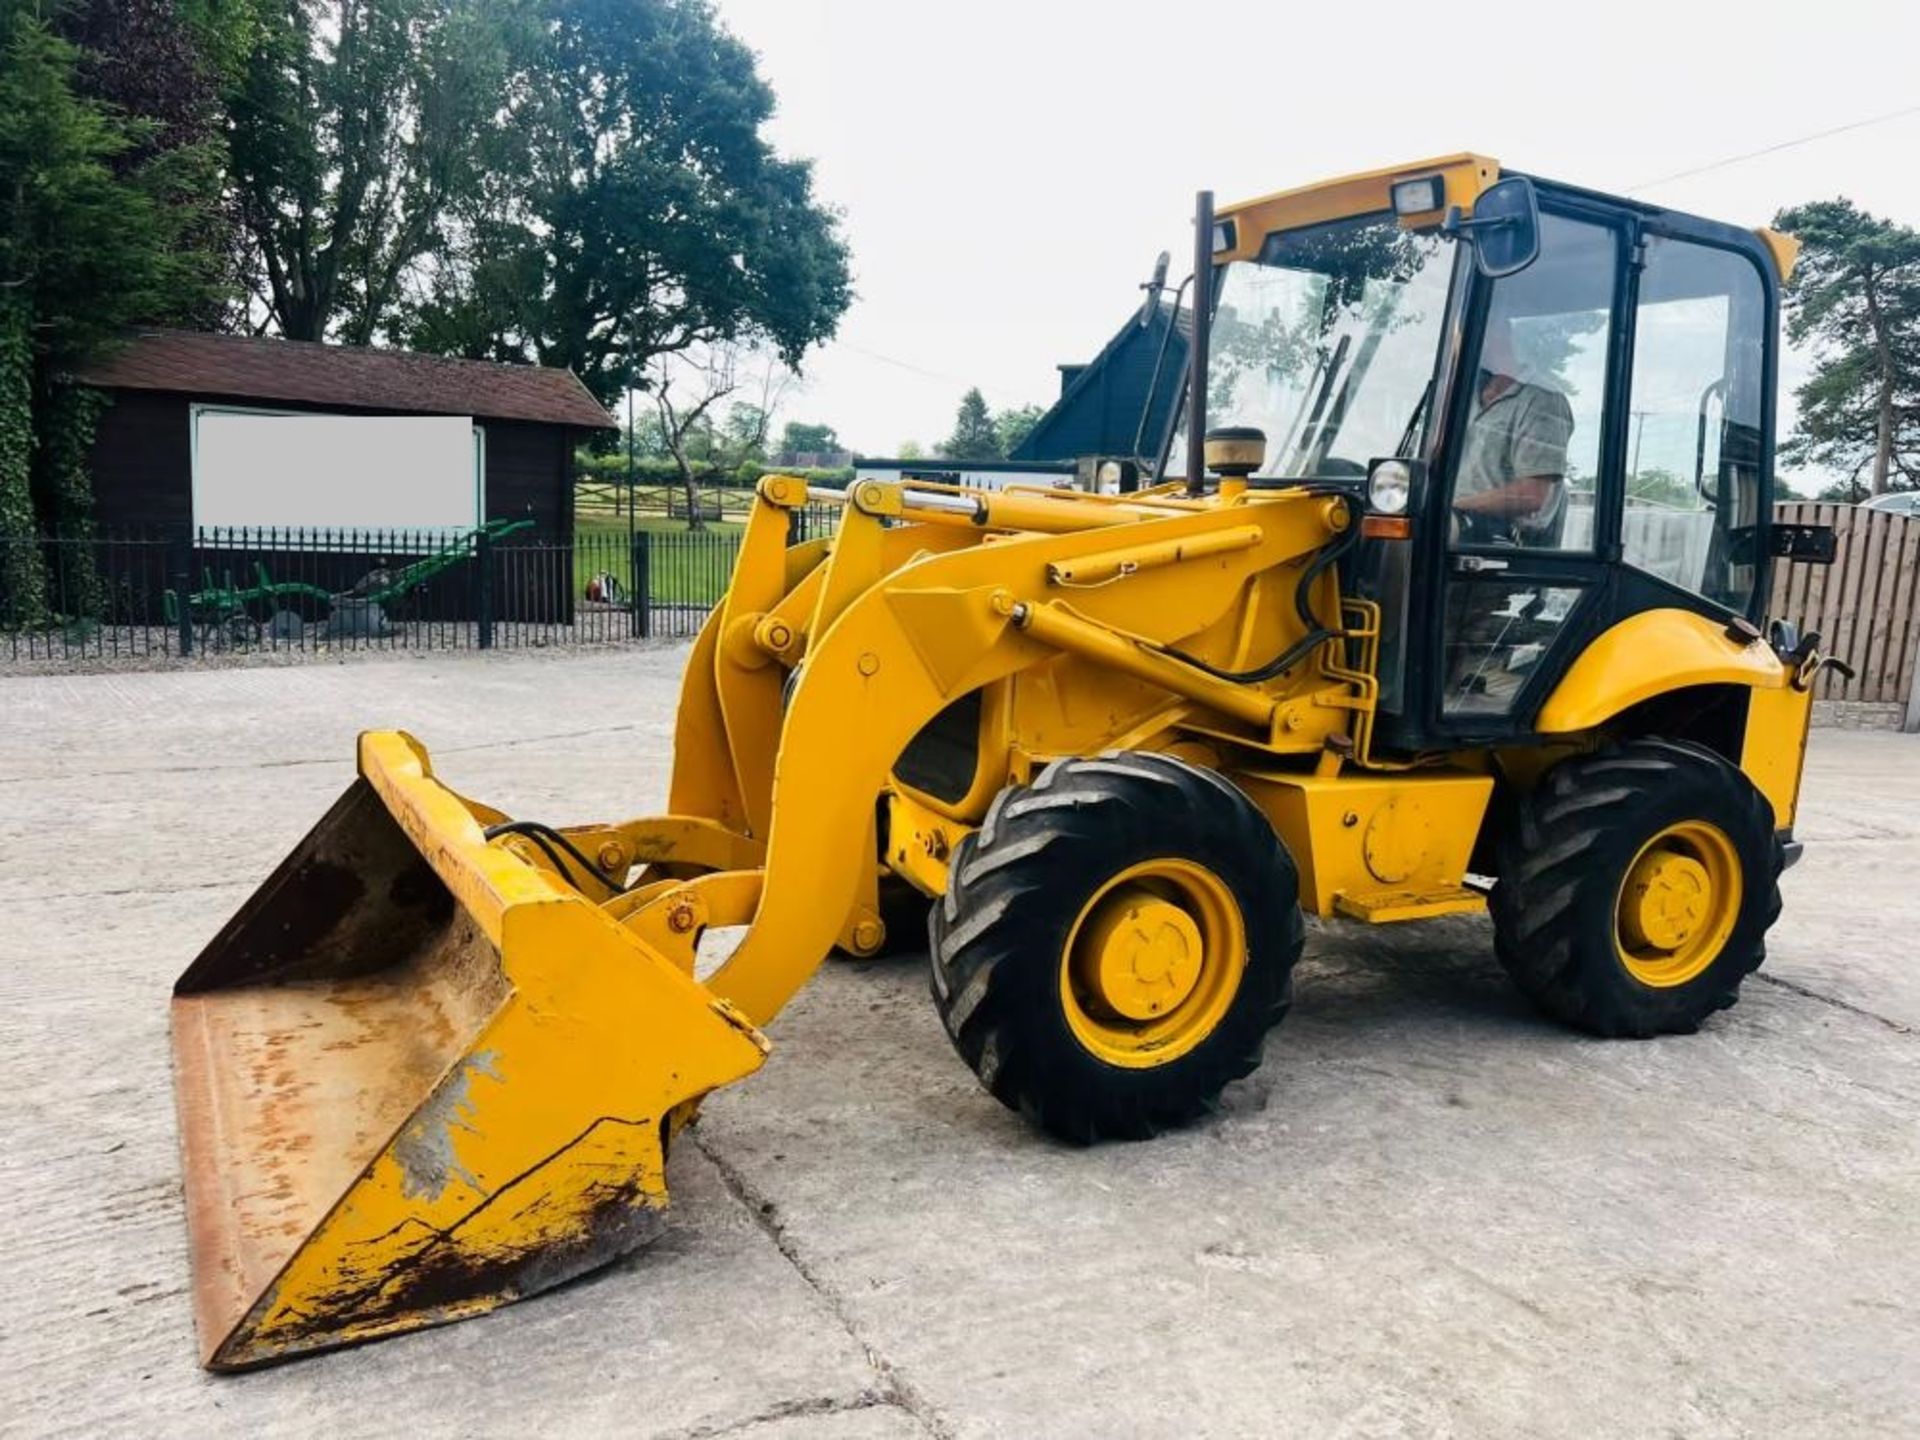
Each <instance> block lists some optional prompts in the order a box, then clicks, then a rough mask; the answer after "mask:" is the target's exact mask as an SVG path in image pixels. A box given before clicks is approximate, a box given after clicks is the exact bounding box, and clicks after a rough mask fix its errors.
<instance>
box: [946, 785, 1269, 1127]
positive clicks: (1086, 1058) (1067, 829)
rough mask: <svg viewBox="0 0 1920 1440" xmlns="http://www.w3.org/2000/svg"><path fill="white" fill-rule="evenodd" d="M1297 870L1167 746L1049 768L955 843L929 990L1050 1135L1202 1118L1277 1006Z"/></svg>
mask: <svg viewBox="0 0 1920 1440" xmlns="http://www.w3.org/2000/svg"><path fill="white" fill-rule="evenodd" d="M1298 894H1299V880H1298V876H1297V874H1296V872H1295V870H1294V865H1293V861H1292V860H1291V859H1290V858H1289V856H1288V855H1287V852H1286V849H1285V847H1284V846H1282V845H1281V843H1280V841H1279V839H1278V837H1277V836H1275V834H1274V832H1273V828H1272V827H1271V826H1270V825H1269V824H1268V823H1267V820H1266V817H1265V816H1264V815H1262V814H1261V813H1260V811H1259V810H1258V808H1256V807H1255V806H1254V804H1253V803H1252V802H1251V801H1250V800H1248V799H1247V797H1246V796H1245V795H1244V794H1242V793H1241V792H1240V791H1239V790H1238V789H1236V788H1235V787H1234V786H1233V785H1231V784H1230V783H1228V782H1227V781H1226V780H1224V779H1222V778H1221V777H1220V776H1219V775H1217V774H1215V773H1213V772H1212V771H1210V770H1205V769H1201V768H1198V767H1195V766H1192V765H1188V764H1185V763H1183V762H1181V761H1178V760H1174V759H1171V758H1170V757H1167V756H1164V755H1156V754H1150V753H1144V752H1141V753H1123V754H1115V755H1108V756H1103V757H1100V758H1098V759H1074V760H1062V761H1057V762H1055V763H1054V764H1053V765H1050V766H1049V767H1047V769H1046V770H1045V771H1044V772H1043V773H1042V774H1041V775H1040V776H1039V777H1038V778H1037V779H1036V780H1035V781H1034V783H1033V784H1032V785H1031V786H1030V787H1026V788H1011V789H1008V790H1005V791H1002V792H1001V794H1000V795H999V797H998V798H997V799H996V800H995V801H994V803H993V806H992V808H991V809H990V810H989V811H988V813H987V817H986V821H985V823H984V824H982V825H981V827H980V829H979V830H978V831H977V832H976V833H974V834H973V835H970V836H968V837H967V838H966V840H964V841H963V842H962V843H961V844H960V845H959V846H958V847H957V848H956V849H955V851H954V855H953V861H952V865H951V868H950V870H949V872H948V888H947V893H946V895H945V897H944V898H943V899H942V901H941V903H940V904H939V905H937V906H936V907H935V908H934V911H933V916H932V920H931V923H930V931H931V936H930V938H931V948H932V962H933V973H932V981H933V998H934V1004H935V1006H936V1007H937V1008H938V1010H939V1012H940V1018H941V1020H942V1021H943V1022H944V1023H945V1025H946V1028H947V1034H948V1035H949V1036H950V1037H951V1038H952V1040H953V1044H954V1048H955V1049H957V1050H958V1051H959V1052H960V1055H961V1057H962V1058H963V1059H964V1060H965V1061H966V1062H967V1064H968V1066H969V1067H971V1068H972V1070H973V1072H974V1073H975V1074H976V1075H977V1076H979V1078H980V1081H981V1083H982V1084H983V1085H985V1086H986V1088H987V1089H988V1090H989V1091H990V1092H991V1093H992V1094H993V1095H994V1096H995V1097H996V1098H997V1099H999V1100H1000V1101H1001V1102H1002V1103H1004V1104H1005V1105H1007V1106H1009V1107H1010V1108H1012V1109H1015V1110H1018V1111H1020V1112H1021V1113H1022V1114H1024V1115H1026V1116H1028V1117H1029V1118H1030V1119H1032V1120H1033V1121H1034V1122H1035V1123H1037V1124H1039V1125H1040V1126H1042V1127H1043V1128H1044V1129H1046V1130H1048V1131H1050V1132H1052V1133H1053V1134H1055V1135H1058V1136H1060V1137H1062V1138H1063V1139H1067V1140H1072V1141H1076V1142H1080V1143H1087V1142H1091V1141H1095V1140H1101V1139H1140V1138H1145V1137H1147V1136H1151V1135H1154V1134H1157V1133H1158V1132H1159V1131H1161V1130H1164V1129H1167V1128H1169V1127H1172V1126H1177V1125H1182V1124H1185V1123H1187V1122H1189V1121H1191V1120H1193V1119H1195V1118H1196V1117H1198V1116H1200V1115H1202V1114H1204V1113H1205V1112H1206V1111H1208V1110H1210V1109H1211V1108H1212V1107H1213V1106H1214V1104H1215V1103H1216V1102H1217V1100H1218V1098H1219V1095H1220V1092H1221V1090H1222V1089H1224V1088H1225V1087H1226V1086H1227V1085H1228V1084H1229V1083H1230V1082H1232V1081H1234V1080H1238V1079H1240V1078H1242V1077H1243V1076H1246V1075H1249V1074H1251V1073H1252V1072H1253V1070H1254V1069H1255V1068H1256V1067H1257V1066H1258V1065H1259V1063H1260V1057H1261V1048H1262V1043H1263V1040H1264V1037H1265V1035H1266V1032H1267V1031H1268V1030H1269V1029H1270V1028H1271V1027H1272V1026H1274V1025H1275V1024H1277V1023H1278V1022H1279V1021H1280V1019H1281V1017H1282V1016H1283V1015H1285V1014H1286V1011H1287V1006H1288V1003H1289V1000H1290V998H1291V993H1292V991H1291V985H1292V973H1293V966H1294V962H1295V961H1296V960H1297V959H1298V958H1299V955H1300V948H1301V944H1302V939H1303V929H1302V924H1301V919H1300V907H1299V903H1298Z"/></svg>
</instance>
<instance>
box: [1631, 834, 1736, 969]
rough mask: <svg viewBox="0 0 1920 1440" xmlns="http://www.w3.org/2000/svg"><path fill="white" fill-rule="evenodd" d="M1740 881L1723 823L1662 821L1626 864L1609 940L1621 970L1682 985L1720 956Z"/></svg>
mask: <svg viewBox="0 0 1920 1440" xmlns="http://www.w3.org/2000/svg"><path fill="white" fill-rule="evenodd" d="M1745 890H1746V886H1745V881H1744V878H1743V876H1742V874H1741V870H1740V856H1739V854H1738V852H1737V851H1736V850H1735V849H1734V845H1733V841H1732V840H1731V839H1729V838H1728V836H1727V833H1726V831H1724V830H1722V829H1721V828H1720V827H1719V826H1717V825H1715V824H1713V823H1712V822H1710V821H1707V820H1682V821H1680V822H1678V823H1677V824H1673V825H1669V826H1668V827H1667V828H1666V829H1664V830H1662V831H1661V832H1660V833H1659V834H1657V835H1655V836H1654V837H1653V838H1652V839H1651V840H1649V841H1647V843H1646V844H1645V845H1643V846H1641V848H1640V853H1639V854H1638V855H1636V856H1635V857H1634V859H1633V863H1632V864H1631V865H1629V866H1628V867H1627V874H1626V878H1625V879H1624V880H1623V881H1622V882H1621V885H1620V894H1619V899H1618V901H1617V902H1616V904H1615V907H1614V940H1615V945H1616V947H1617V949H1618V951H1619V954H1620V960H1621V963H1622V964H1623V965H1624V966H1625V967H1626V970H1627V973H1628V974H1629V975H1631V976H1632V977H1633V978H1634V979H1636V980H1638V981H1639V982H1640V983H1641V984H1643V985H1649V986H1652V987H1654V988H1655V989H1660V988H1665V987H1668V986H1674V985H1685V984H1686V983H1688V982H1689V981H1691V980H1693V979H1694V978H1696V977H1697V976H1699V975H1700V974H1701V973H1702V972H1703V971H1705V970H1706V969H1707V968H1708V967H1709V966H1711V965H1712V964H1713V962H1714V961H1715V960H1716V959H1718V958H1719V955H1720V952H1721V950H1722V949H1723V948H1724V947H1725V945H1726V943H1727V940H1728V937H1730V936H1731V935H1732V934H1733V931H1734V927H1735V925H1736V924H1737V923H1738V921H1739V918H1740V904H1741V897H1742V896H1743V895H1744V894H1745Z"/></svg>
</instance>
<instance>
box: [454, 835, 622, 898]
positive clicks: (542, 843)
mask: <svg viewBox="0 0 1920 1440" xmlns="http://www.w3.org/2000/svg"><path fill="white" fill-rule="evenodd" d="M480 833H481V834H482V835H484V836H485V837H486V838H487V839H489V840H495V839H498V838H499V837H500V836H502V835H524V836H526V838H527V839H529V840H531V841H532V842H533V843H534V844H535V845H538V846H539V847H540V853H541V854H542V855H545V856H546V857H547V859H548V860H549V861H550V862H551V863H552V865H553V868H554V869H556V870H558V871H559V872H560V873H561V875H563V876H564V875H565V874H566V873H567V867H566V866H565V865H564V864H562V863H561V860H560V857H559V856H558V855H556V854H554V853H553V845H558V846H559V847H560V848H561V849H562V850H564V851H566V852H567V854H568V855H569V856H571V857H572V859H573V862H574V863H575V864H576V865H578V866H579V867H580V868H581V869H582V870H584V871H586V872H587V873H588V874H589V875H591V876H593V878H594V879H596V880H598V881H599V882H600V883H601V884H602V885H604V886H606V887H607V888H608V889H609V890H611V891H613V893H614V894H616V895H624V894H626V893H627V887H626V886H625V885H624V884H622V883H621V882H620V881H618V880H616V879H614V878H613V877H612V876H611V875H609V874H607V872H606V871H604V870H602V869H601V868H600V867H599V866H598V865H596V864H594V863H593V862H592V861H591V860H589V859H587V857H586V856H584V855H582V854H581V853H580V851H579V850H578V849H577V848H576V847H575V846H574V843H573V842H572V841H571V840H569V839H567V837H566V836H564V835H562V834H561V833H560V832H559V831H558V830H556V829H554V828H553V827H552V826H551V825H543V824H541V823H540V822H539V821H538V820H505V821H502V822H501V823H500V824H498V825H489V826H487V828H486V829H484V830H482V831H481V832H480ZM548 841H552V842H553V845H549V844H548V843H547V842H548Z"/></svg>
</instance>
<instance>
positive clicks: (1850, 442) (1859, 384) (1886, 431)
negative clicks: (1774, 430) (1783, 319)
mask: <svg viewBox="0 0 1920 1440" xmlns="http://www.w3.org/2000/svg"><path fill="white" fill-rule="evenodd" d="M1774 225H1775V226H1776V227H1778V228H1779V229H1782V230H1785V231H1787V232H1788V233H1790V234H1792V235H1794V236H1796V237H1798V239H1799V240H1800V242H1801V245H1802V247H1803V248H1802V249H1801V252H1800V260H1799V263H1798V265H1797V266H1796V267H1795V269H1794V273H1793V279H1792V281H1791V282H1790V284H1789V285H1788V287H1787V334H1788V335H1789V336H1790V337H1791V338H1792V339H1793V340H1794V341H1795V342H1796V343H1805V342H1806V341H1808V340H1812V341H1813V342H1815V344H1816V346H1817V351H1816V358H1815V362H1814V368H1813V375H1812V377H1811V378H1810V379H1809V380H1808V381H1807V382H1806V383H1805V384H1804V385H1802V386H1801V387H1800V389H1799V391H1798V395H1799V399H1800V418H1799V425H1798V428H1797V429H1796V430H1795V432H1794V434H1793V436H1792V437H1791V438H1790V439H1789V440H1788V442H1787V444H1786V445H1784V446H1783V447H1782V448H1781V458H1782V459H1783V460H1787V461H1789V462H1792V463H1795V464H1801V465H1816V466H1820V467H1822V468H1824V469H1828V470H1834V471H1839V472H1841V473H1842V474H1844V475H1846V476H1847V477H1848V479H1847V488H1848V490H1849V492H1857V490H1858V489H1859V488H1860V478H1861V475H1862V473H1863V472H1864V473H1865V474H1866V475H1867V477H1868V478H1867V483H1866V486H1865V489H1866V490H1867V491H1868V492H1869V493H1871V494H1874V495H1879V494H1882V493H1884V492H1885V491H1886V490H1887V489H1888V488H1889V486H1890V485H1892V484H1893V483H1894V482H1895V481H1897V482H1898V485H1897V487H1896V488H1908V487H1911V486H1914V485H1917V484H1920V231H1915V230H1913V229H1910V228H1908V227H1907V226H1905V225H1898V224H1895V223H1893V222H1892V221H1888V220H1881V219H1879V218H1878V217H1876V216H1873V215H1869V214H1868V213H1867V212H1865V211H1864V210H1861V209H1859V208H1858V207H1857V206H1855V205H1854V203H1853V202H1852V201H1851V200H1823V201H1818V202H1816V203H1814V204H1811V205H1801V206H1798V207H1796V208H1795V209H1792V210H1783V211H1781V212H1780V214H1779V215H1778V216H1777V217H1776V218H1775V220H1774Z"/></svg>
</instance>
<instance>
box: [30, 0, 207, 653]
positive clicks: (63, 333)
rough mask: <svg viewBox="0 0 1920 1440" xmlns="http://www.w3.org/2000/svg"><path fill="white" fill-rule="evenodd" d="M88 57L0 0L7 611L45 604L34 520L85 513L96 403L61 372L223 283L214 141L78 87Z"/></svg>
mask: <svg viewBox="0 0 1920 1440" xmlns="http://www.w3.org/2000/svg"><path fill="white" fill-rule="evenodd" d="M82 59H83V56H82V55H81V52H80V51H79V50H78V49H77V48H76V47H75V46H73V45H72V44H71V43H69V42H68V41H66V40H64V39H62V38H61V37H60V36H59V35H57V34H55V33H54V31H53V29H52V28H51V26H50V25H49V24H48V23H47V21H46V20H45V19H43V18H42V15H41V7H40V6H39V5H37V4H35V3H33V0H0V541H8V542H12V543H8V544H6V545H5V547H4V549H5V561H4V573H0V586H4V588H5V590H6V592H7V596H8V597H9V598H8V600H7V602H6V606H0V608H8V607H10V608H11V611H12V614H13V616H14V618H16V619H28V618H34V617H38V616H41V615H43V614H44V613H45V610H46V585H45V574H44V567H43V566H42V565H41V562H40V557H39V554H38V551H37V549H36V547H35V546H33V545H32V544H31V543H27V542H29V541H30V537H31V536H32V535H33V533H34V531H35V529H36V528H37V525H38V524H40V523H43V522H49V521H50V522H54V523H66V524H78V523H80V522H83V521H84V520H85V519H86V515H85V503H84V502H85V495H84V487H81V488H80V490H79V492H78V494H77V495H76V493H75V489H74V487H73V485H72V484H70V483H68V482H70V481H72V479H73V475H72V469H71V464H70V460H71V457H72V456H73V455H74V454H75V453H78V452H77V450H76V447H75V445H74V443H73V440H74V433H75V427H86V426H89V425H90V424H91V411H92V408H93V407H92V406H90V405H87V404H81V403H73V404H67V403H56V402H55V397H56V396H57V395H59V394H61V393H62V386H61V384H60V381H61V379H62V377H64V376H65V375H67V374H69V373H71V371H72V370H73V369H74V368H75V367H77V366H79V365H81V364H84V363H85V362H87V361H88V360H90V359H92V358H93V357H95V356H96V355H97V354H98V353H99V352H100V351H101V350H102V349H103V348H105V347H106V346H108V345H109V344H111V343H112V342H113V341H114V340H115V339H117V338H118V336H119V335H120V334H121V333H122V332H123V331H124V329H125V328H126V327H127V326H129V325H133V324H136V323H140V322H143V321H154V320H165V319H169V318H174V317H177V316H179V315H181V314H183V313H190V312H191V310H192V309H193V308H194V307H196V306H198V305H199V304H201V303H203V302H204V300H205V298H206V296H207V294H208V292H209V290H210V288H211V286H212V285H213V283H214V282H213V277H212V274H211V271H210V268H209V266H208V263H207V256H206V255H205V253H204V252H203V251H202V250H200V249H199V248H198V247H197V246H196V245H195V244H194V243H193V241H192V228H193V224H194V222H195V219H196V216H197V212H196V209H195V203H194V202H195V196H196V195H199V194H201V193H203V192H202V190H201V188H200V187H201V185H202V182H203V179H204V176H203V170H202V167H203V166H204V164H205V162H206V156H205V154H204V153H203V152H202V151H199V150H197V149H196V148H195V147H193V146H176V147H173V148H170V149H169V148H166V147H162V146H160V145H158V144H157V143H156V132H155V126H154V125H153V123H152V122H150V121H143V120H139V119H133V118H128V117H125V116H122V115H120V114H118V113H117V112H115V111H113V110H112V109H110V108H109V107H108V106H107V105H105V104H104V103H102V102H101V101H100V100H97V99H94V98H91V97H89V96H87V95H86V94H84V93H83V92H82V90H81V87H80V75H79V69H80V65H81V61H82ZM79 449H82V450H83V449H84V447H79ZM36 471H39V472H40V473H41V475H42V477H43V485H42V486H41V487H40V493H39V494H38V495H36V493H35V491H36V486H35V483H34V480H35V472H36ZM48 477H51V478H52V479H54V480H55V481H56V482H58V483H56V484H55V486H54V489H53V491H52V492H51V493H49V492H48V490H47V488H46V486H45V483H44V481H45V479H46V478H48ZM76 504H77V505H78V508H77V509H76V508H75V506H76ZM83 593H84V591H83Z"/></svg>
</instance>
